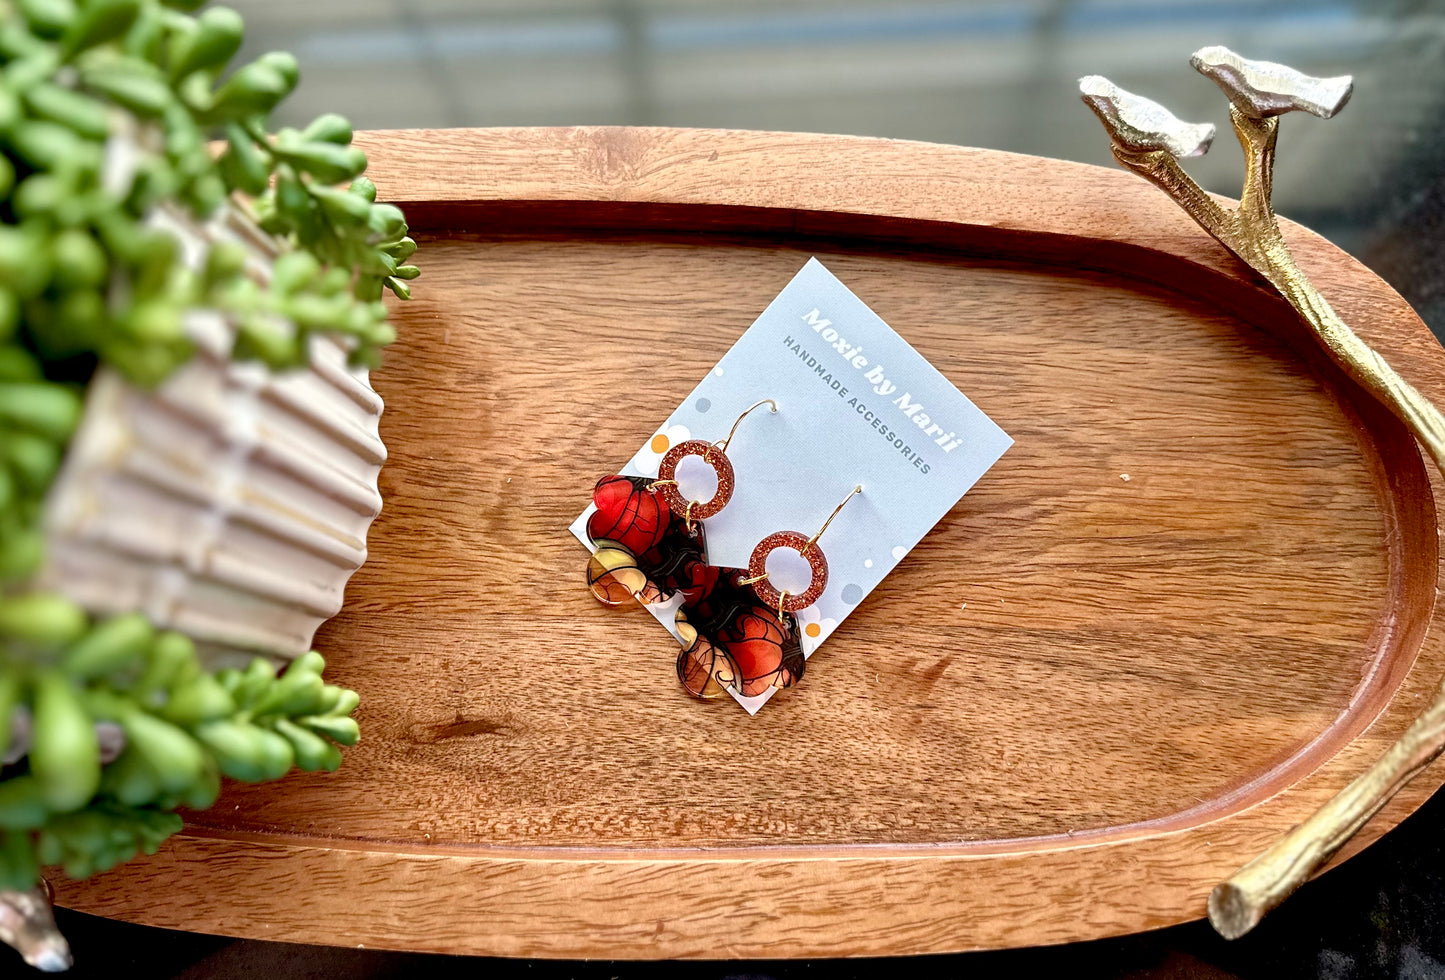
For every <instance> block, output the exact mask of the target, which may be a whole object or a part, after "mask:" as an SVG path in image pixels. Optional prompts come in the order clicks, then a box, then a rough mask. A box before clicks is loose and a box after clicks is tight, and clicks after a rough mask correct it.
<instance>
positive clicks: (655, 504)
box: [587, 476, 672, 555]
mask: <svg viewBox="0 0 1445 980" xmlns="http://www.w3.org/2000/svg"><path fill="white" fill-rule="evenodd" d="M651 482H652V481H651V480H647V479H643V478H641V477H629V476H604V477H603V478H602V479H600V480H598V481H597V486H596V487H594V488H593V490H592V502H593V503H594V504H595V505H596V506H597V512H596V513H595V514H593V515H592V516H591V517H590V518H588V519H587V534H588V535H589V536H590V537H591V538H592V540H593V541H598V540H606V541H615V542H617V543H618V544H620V545H622V546H623V547H624V548H626V549H627V550H628V551H630V552H632V553H633V554H634V555H641V554H645V553H646V552H648V551H651V550H652V548H653V547H654V546H655V545H656V544H657V543H658V542H659V541H661V540H662V536H663V534H665V533H666V531H667V525H668V522H669V521H670V520H671V518H672V511H670V510H668V508H667V505H666V504H665V503H663V502H662V498H661V496H660V495H659V494H658V493H657V491H655V490H649V489H648V486H649V485H650V484H651Z"/></svg>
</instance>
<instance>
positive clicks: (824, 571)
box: [738, 483, 863, 619]
mask: <svg viewBox="0 0 1445 980" xmlns="http://www.w3.org/2000/svg"><path fill="white" fill-rule="evenodd" d="M862 492H863V484H861V483H860V484H858V485H857V486H856V487H854V488H853V489H852V490H850V491H849V492H848V496H846V497H844V498H843V503H841V504H839V505H838V506H837V507H834V508H833V513H831V514H829V515H828V519H827V520H826V521H824V522H823V526H822V527H820V528H818V533H817V534H815V535H813V536H812V537H811V538H805V537H803V535H802V533H801V532H799V531H775V532H774V533H772V534H769V535H768V536H767V537H766V538H763V540H761V541H759V542H758V545H757V547H756V548H754V549H753V555H752V557H751V558H749V559H748V576H747V578H745V579H742V580H741V581H740V582H739V583H738V584H739V585H751V586H752V587H753V594H754V595H756V596H757V597H758V598H759V599H761V600H763V601H764V602H766V603H767V604H768V605H769V606H772V605H776V606H777V607H778V618H779V619H781V618H782V616H783V613H785V612H797V611H798V610H799V609H806V608H808V607H809V606H811V605H812V604H813V603H815V602H817V601H818V598H819V597H820V596H821V595H822V594H823V590H824V589H826V588H827V587H828V559H826V558H824V557H823V549H822V548H819V547H818V539H819V538H821V537H822V536H823V532H824V531H826V530H828V525H829V524H832V523H833V518H835V517H837V516H838V513H839V512H840V511H841V510H842V509H843V508H844V507H845V506H846V505H847V503H848V501H850V500H852V499H853V498H854V497H856V496H857V495H858V494H860V493H862ZM779 548H792V549H793V550H794V551H796V552H797V553H798V554H800V555H802V556H803V557H804V558H806V559H807V560H808V565H809V567H811V568H812V570H813V577H812V579H811V580H809V582H808V588H807V589H805V590H804V591H803V592H801V593H799V594H798V595H793V594H792V593H790V592H780V591H779V590H778V589H777V588H776V587H774V585H773V583H772V582H770V581H769V580H768V555H770V554H772V553H773V552H774V551H776V550H777V549H779Z"/></svg>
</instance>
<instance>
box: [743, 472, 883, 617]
mask: <svg viewBox="0 0 1445 980" xmlns="http://www.w3.org/2000/svg"><path fill="white" fill-rule="evenodd" d="M862 492H863V484H861V483H860V484H858V485H857V486H855V487H854V488H853V489H852V490H850V491H849V492H848V496H846V497H844V498H843V503H841V504H839V505H838V506H837V507H834V508H833V513H831V514H829V515H828V519H827V520H826V521H824V522H823V526H822V527H820V528H818V533H817V534H815V535H813V536H812V537H811V538H809V539H808V543H807V544H805V545H803V547H802V548H801V549H799V551H798V554H800V555H806V554H807V553H808V552H809V551H810V550H812V547H813V545H814V544H816V543H817V542H818V539H819V538H821V537H822V536H823V532H824V531H826V530H828V525H829V524H832V523H833V518H835V517H837V516H838V514H839V512H840V511H842V509H843V508H844V507H845V506H846V505H847V503H848V501H850V500H852V499H853V498H854V497H856V496H857V495H858V494H860V493H862ZM768 576H769V573H768V572H766V571H764V572H763V573H762V574H761V575H754V576H752V577H751V578H745V579H741V580H740V581H739V582H738V584H739V585H752V584H753V583H755V582H761V581H763V580H764V579H766V578H768ZM787 595H788V593H786V592H784V593H783V594H782V598H780V599H779V600H778V609H779V610H781V609H782V608H783V599H785V598H787ZM779 615H781V612H780V613H779Z"/></svg>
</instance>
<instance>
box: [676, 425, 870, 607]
mask: <svg viewBox="0 0 1445 980" xmlns="http://www.w3.org/2000/svg"><path fill="white" fill-rule="evenodd" d="M764 405H767V406H769V410H770V412H769V413H770V414H773V415H776V414H777V411H778V403H777V402H775V401H773V400H772V399H771V398H764V399H763V400H762V401H760V402H757V403H756V404H754V405H751V406H749V407H748V408H747V410H746V411H744V412H743V413H742V414H741V415H739V416H738V417H737V421H735V422H734V423H733V427H732V429H731V430H729V431H728V434H727V436H726V438H723V439H720V440H718V441H717V442H707V441H705V440H702V439H688V440H687V441H685V442H680V443H678V444H677V445H675V446H673V447H672V448H671V449H669V450H668V451H667V454H666V455H664V456H663V457H662V463H661V464H660V465H659V466H658V469H657V480H655V481H654V482H653V483H652V484H651V489H656V490H658V491H659V492H660V493H661V494H662V499H663V501H664V502H665V503H666V504H667V506H668V509H670V510H671V511H672V512H673V513H674V514H676V515H677V516H678V517H681V518H682V519H683V523H684V524H685V526H686V527H687V531H688V533H689V534H691V533H692V531H693V526H694V523H693V522H694V521H702V520H707V519H708V518H710V517H716V516H717V515H718V514H719V513H721V512H722V509H723V508H724V507H726V506H727V505H728V501H729V500H731V499H732V496H733V491H734V490H735V489H736V487H737V478H736V475H735V473H734V471H733V464H732V461H731V460H730V459H728V455H727V447H728V444H729V443H731V442H732V439H733V436H735V435H737V431H738V426H739V425H741V424H742V421H743V419H745V418H747V417H748V415H749V414H750V413H752V412H753V411H755V410H757V409H759V408H762V407H763V406H764ZM688 456H697V457H699V458H700V459H701V460H702V461H703V462H704V463H706V464H707V465H708V466H710V467H711V468H712V471H713V473H714V474H716V476H717V492H716V493H714V494H713V497H712V499H711V500H708V501H705V502H701V501H696V500H688V499H687V498H685V497H684V496H683V495H682V490H681V488H680V487H679V485H678V480H677V467H678V464H680V463H681V462H682V461H683V459H685V458H686V457H688ZM862 492H863V487H862V486H861V485H859V486H855V487H854V488H853V489H852V490H851V491H850V492H849V494H848V496H846V497H844V498H843V502H842V503H840V504H839V505H838V506H837V507H834V508H833V513H831V514H829V515H828V519H827V520H826V521H824V522H823V526H822V527H820V528H818V531H817V533H815V534H814V535H813V536H812V537H809V536H807V535H805V534H803V533H802V532H801V531H775V532H773V533H772V534H769V535H768V536H767V537H765V538H763V539H762V540H761V541H759V542H758V543H757V546H756V547H755V548H753V553H752V556H751V557H750V558H749V559H748V575H747V577H746V578H744V579H742V580H741V581H740V583H739V584H741V585H746V586H749V587H750V588H751V589H752V590H753V594H754V595H756V596H757V597H758V599H760V600H761V601H762V602H763V603H764V604H765V605H767V606H770V607H776V608H777V610H778V618H779V619H781V618H782V617H783V613H784V612H797V611H798V610H800V609H806V608H807V607H808V606H811V605H812V604H813V603H815V602H817V601H818V598H819V597H820V596H821V595H822V594H823V590H824V589H826V588H827V587H828V559H827V558H826V557H825V556H824V555H823V549H822V548H820V547H819V546H818V539H819V538H820V537H822V536H823V532H824V531H826V530H828V525H829V524H832V523H833V518H835V517H837V516H838V513H839V512H840V511H841V510H842V509H843V507H844V506H845V505H846V504H847V503H848V501H850V500H852V499H853V497H854V496H856V495H857V494H860V493H862ZM779 548H791V549H793V550H794V551H796V552H798V553H799V554H800V555H802V556H803V558H804V560H806V561H807V563H808V567H809V569H810V570H811V572H812V577H811V579H810V580H809V582H808V587H807V588H806V589H805V590H803V591H802V592H799V593H796V594H795V593H790V592H788V591H787V590H785V589H779V588H777V587H776V586H774V585H773V583H772V582H771V581H770V576H769V574H768V567H767V566H768V556H769V555H770V554H772V553H773V552H774V551H776V550H777V549H779Z"/></svg>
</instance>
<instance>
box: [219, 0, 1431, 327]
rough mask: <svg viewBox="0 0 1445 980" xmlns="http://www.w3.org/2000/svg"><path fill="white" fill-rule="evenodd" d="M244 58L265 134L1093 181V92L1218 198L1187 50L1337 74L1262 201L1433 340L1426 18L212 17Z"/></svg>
mask: <svg viewBox="0 0 1445 980" xmlns="http://www.w3.org/2000/svg"><path fill="white" fill-rule="evenodd" d="M229 2H230V4H231V5H232V6H234V7H235V8H237V9H238V10H239V11H240V12H241V13H242V14H243V15H244V16H245V19H246V24H247V42H246V44H247V47H246V49H245V50H244V51H243V55H255V54H259V53H262V52H264V51H266V50H270V49H273V48H284V49H287V50H290V51H292V52H293V53H294V54H295V55H296V56H297V57H298V58H299V59H300V61H301V66H302V79H301V85H300V87H299V88H298V90H297V91H296V93H295V95H293V96H292V97H291V98H290V99H289V100H287V102H286V103H285V105H284V107H283V113H282V114H281V115H280V116H279V117H278V119H277V120H276V121H277V122H278V123H304V122H306V121H309V120H310V119H311V118H313V117H314V116H316V115H317V114H319V113H321V112H323V111H326V110H332V111H337V112H341V113H342V114H344V115H346V116H347V117H348V118H350V119H351V120H352V122H353V123H355V125H356V126H357V128H368V129H393V128H426V127H438V126H536V125H543V126H553V125H574V124H591V125H618V124H626V125H647V126H698V127H722V128H739V129H773V130H793V131H802V132H829V133H849V134H857V135H866V136H887V137H895V138H899V139H916V140H928V141H932V142H938V143H955V144H961V145H967V146H982V147H991V148H994V149H1001V150H1014V151H1017V152H1020V153H1036V154H1040V155H1043V156H1053V157H1063V158H1066V159H1071V160H1082V161H1086V162H1092V163H1100V164H1108V165H1112V159H1111V158H1110V156H1109V152H1108V140H1107V139H1106V138H1105V136H1104V133H1103V130H1102V129H1101V128H1100V126H1099V124H1098V122H1097V121H1096V120H1095V119H1094V117H1093V115H1092V114H1091V113H1089V112H1088V111H1087V110H1086V109H1085V108H1084V107H1083V106H1082V105H1080V104H1079V102H1078V98H1077V94H1076V88H1075V80H1076V79H1077V78H1078V76H1080V75H1084V74H1089V73H1098V74H1103V75H1107V76H1108V77H1109V78H1110V79H1112V80H1113V81H1115V82H1116V83H1118V84H1120V85H1122V86H1123V87H1125V88H1127V89H1129V90H1131V91H1134V92H1137V93H1139V94H1141V95H1147V96H1149V97H1151V98H1153V99H1156V100H1158V101H1160V102H1163V103H1164V104H1165V105H1166V106H1168V107H1169V108H1170V109H1171V110H1172V111H1173V112H1174V113H1175V114H1176V115H1178V116H1180V117H1181V118H1183V119H1187V120H1190V121H1205V120H1209V121H1213V122H1215V123H1216V124H1218V125H1220V126H1221V128H1222V130H1223V132H1222V133H1221V137H1220V138H1219V139H1217V140H1216V141H1215V145H1214V149H1213V150H1212V151H1211V153H1210V154H1209V155H1208V156H1206V157H1204V158H1202V159H1200V160H1195V161H1191V162H1190V165H1189V166H1190V170H1191V172H1193V173H1194V174H1195V176H1196V177H1197V178H1199V179H1200V181H1201V182H1202V183H1203V184H1204V185H1205V186H1206V187H1208V188H1209V189H1210V190H1214V191H1217V192H1220V193H1224V194H1229V195H1231V196H1237V195H1238V193H1239V181H1240V166H1241V161H1240V154H1239V148H1238V145H1237V144H1236V143H1235V141H1234V139H1233V138H1232V137H1231V135H1230V134H1229V133H1228V125H1227V123H1228V118H1227V104H1226V103H1225V101H1224V99H1223V98H1222V96H1221V94H1220V92H1219V91H1218V89H1216V88H1215V87H1214V85H1213V84H1211V83H1210V82H1208V81H1206V80H1205V79H1203V78H1202V77H1200V76H1199V75H1197V74H1196V73H1195V72H1194V71H1192V70H1191V69H1190V67H1189V64H1188V59H1189V55H1190V54H1191V53H1192V52H1193V51H1194V50H1195V49H1196V48H1199V47H1202V46H1203V45H1205V44H1215V43H1217V44H1225V45H1227V46H1229V47H1231V48H1234V49H1235V50H1236V51H1239V52H1240V53H1241V54H1244V55H1246V56H1248V57H1252V58H1265V59H1269V60H1273V61H1281V62H1284V63H1286V64H1289V65H1292V66H1294V67H1296V68H1299V69H1301V70H1303V71H1307V72H1310V73H1311V74H1325V75H1328V74H1353V75H1354V76H1355V96H1354V98H1353V100H1352V101H1351V103H1350V104H1349V106H1347V107H1346V109H1345V110H1344V111H1343V113H1342V114H1341V116H1340V117H1338V118H1337V119H1336V120H1333V121H1329V122H1325V121H1321V120H1318V119H1315V118H1313V117H1310V116H1306V115H1304V114H1302V113H1295V114H1293V115H1291V116H1289V118H1288V119H1287V120H1286V123H1285V125H1284V126H1283V127H1282V134H1281V137H1280V153H1279V167H1278V170H1277V171H1276V178H1275V194H1274V200H1275V204H1276V207H1277V208H1278V210H1279V211H1280V212H1281V213H1282V214H1285V215H1288V216H1289V217H1291V218H1294V219H1295V220H1297V221H1301V222H1303V223H1304V224H1307V225H1309V226H1311V227H1312V228H1314V229H1316V230H1317V231H1319V232H1321V233H1322V234H1324V235H1326V236H1327V237H1329V238H1331V239H1332V240H1334V241H1335V242H1337V243H1338V244H1339V245H1340V246H1341V247H1343V248H1345V249H1346V250H1348V251H1350V252H1352V253H1354V254H1355V255H1357V256H1359V257H1360V258H1362V259H1363V260H1365V262H1366V263H1367V264H1369V265H1371V266H1372V267H1373V268H1375V269H1376V271H1378V272H1380V273H1381V274H1382V275H1383V276H1384V277H1385V278H1386V279H1387V280H1389V281H1390V282H1391V283H1392V284H1393V285H1394V286H1395V287H1396V288H1397V289H1399V290H1400V291H1401V292H1402V293H1404V294H1405V296H1406V298H1407V299H1409V300H1411V302H1413V303H1414V305H1415V307H1416V308H1417V309H1418V310H1419V311H1420V313H1421V315H1422V316H1424V317H1425V319H1426V321H1427V322H1428V323H1430V324H1431V325H1432V327H1434V329H1435V330H1436V332H1437V333H1445V284H1442V282H1441V280H1442V279H1445V271H1442V269H1445V0H1353V2H1344V0H1215V2H1211V0H1008V2H997V0H894V2H890V0H229Z"/></svg>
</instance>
